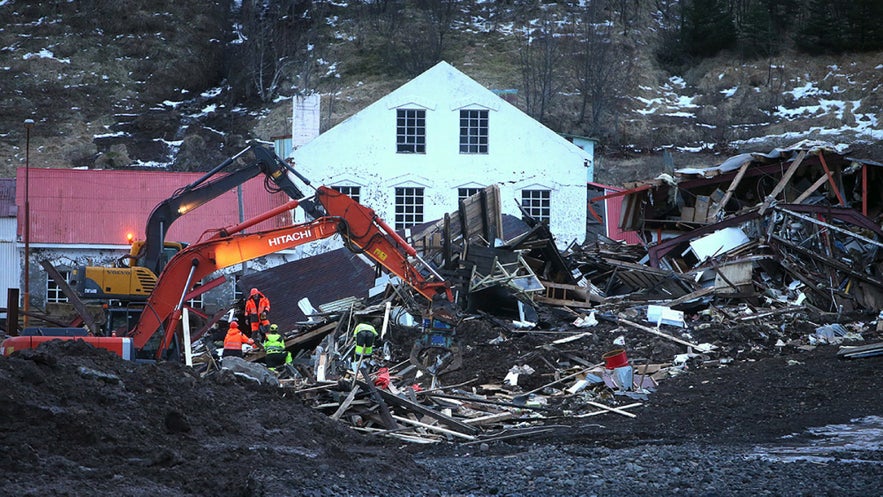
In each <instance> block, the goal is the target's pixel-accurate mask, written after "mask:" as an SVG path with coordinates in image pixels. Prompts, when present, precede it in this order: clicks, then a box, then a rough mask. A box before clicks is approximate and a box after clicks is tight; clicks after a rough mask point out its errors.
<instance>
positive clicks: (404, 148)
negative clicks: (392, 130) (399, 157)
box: [396, 109, 426, 154]
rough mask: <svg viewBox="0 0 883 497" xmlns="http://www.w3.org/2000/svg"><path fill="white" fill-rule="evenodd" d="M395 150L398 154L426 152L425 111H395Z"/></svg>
mask: <svg viewBox="0 0 883 497" xmlns="http://www.w3.org/2000/svg"><path fill="white" fill-rule="evenodd" d="M396 152H397V153H400V154H425V153H426V111H425V110H423V109H398V110H397V111H396Z"/></svg>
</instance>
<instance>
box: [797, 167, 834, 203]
mask: <svg viewBox="0 0 883 497" xmlns="http://www.w3.org/2000/svg"><path fill="white" fill-rule="evenodd" d="M830 177H831V172H830V171H829V172H827V173H825V174H824V175H823V176H821V177H820V178H819V179H817V180H816V182H815V183H813V184H812V186H810V187H809V188H807V189H806V191H804V192H803V193H801V194H800V196H799V197H797V198H795V199H794V203H795V204H802V203H803V201H804V200H806V199H807V198H809V196H810V195H812V194H813V193H815V191H816V190H818V189H819V187H821V186H822V185H823V184H824V183H825V182H826V181H828V179H829V178H830Z"/></svg>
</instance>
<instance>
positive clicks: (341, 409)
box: [331, 385, 360, 421]
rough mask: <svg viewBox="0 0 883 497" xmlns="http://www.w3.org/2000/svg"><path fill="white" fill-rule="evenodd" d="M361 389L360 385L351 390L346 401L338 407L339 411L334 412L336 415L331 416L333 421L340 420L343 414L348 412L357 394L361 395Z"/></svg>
mask: <svg viewBox="0 0 883 497" xmlns="http://www.w3.org/2000/svg"><path fill="white" fill-rule="evenodd" d="M359 388H360V387H359V385H356V386H354V387H353V389H352V390H350V393H349V394H347V396H346V399H344V400H343V402H341V404H340V407H338V408H337V410H336V411H334V414H332V415H331V419H333V420H334V421H337V420H338V419H340V417H341V416H343V413H344V412H346V410H347V409H348V408H349V406H350V404H352V403H353V399H355V398H356V394H358V393H359Z"/></svg>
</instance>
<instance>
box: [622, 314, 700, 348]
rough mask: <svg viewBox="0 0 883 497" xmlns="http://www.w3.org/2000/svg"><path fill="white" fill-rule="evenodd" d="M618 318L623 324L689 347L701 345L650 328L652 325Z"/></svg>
mask: <svg viewBox="0 0 883 497" xmlns="http://www.w3.org/2000/svg"><path fill="white" fill-rule="evenodd" d="M616 320H617V321H618V322H620V323H622V324H627V325H629V326H631V327H633V328H637V329H639V330H641V331H646V332H647V333H652V334H654V335H656V336H660V337H662V338H667V339H669V340H671V341H672V342H675V343H679V344H681V345H686V346H688V347H694V348H697V349H698V348H699V345H698V344H695V343H691V342H688V341H686V340H681V339H680V338H678V337H673V336H671V335H669V334H667V333H663V332H661V331H658V330H654V329H653V328H650V327H647V326H641V325H640V324H638V323H633V322H631V321H629V320H628V319H622V318H616Z"/></svg>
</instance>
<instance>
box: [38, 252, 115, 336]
mask: <svg viewBox="0 0 883 497" xmlns="http://www.w3.org/2000/svg"><path fill="white" fill-rule="evenodd" d="M40 265H41V266H43V269H44V270H45V271H46V273H47V274H48V275H49V276H50V277H51V278H52V280H53V281H54V282H55V284H56V285H58V288H61V291H62V292H63V293H64V295H65V296H66V297H67V299H68V301H69V302H70V303H71V305H73V306H74V309H75V310H76V311H77V314H79V315H80V317H81V318H82V319H83V323H85V324H86V327H87V328H88V329H89V332H90V333H92V334H93V335H95V336H99V335H101V330H100V329H98V325H97V324H96V323H95V319H93V318H92V313H90V312H89V310H88V309H86V304H84V303H83V301H82V300H80V296H79V295H77V294H76V292H74V291H73V289H72V288H71V287H70V285H68V284H67V281H65V279H64V276H62V275H61V273H59V272H58V270H57V269H55V266H53V265H52V263H51V262H49V261H47V260H46V259H43V260H41V261H40ZM84 276H85V275H84ZM126 331H128V330H126Z"/></svg>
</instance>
